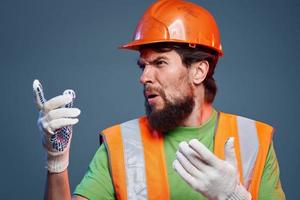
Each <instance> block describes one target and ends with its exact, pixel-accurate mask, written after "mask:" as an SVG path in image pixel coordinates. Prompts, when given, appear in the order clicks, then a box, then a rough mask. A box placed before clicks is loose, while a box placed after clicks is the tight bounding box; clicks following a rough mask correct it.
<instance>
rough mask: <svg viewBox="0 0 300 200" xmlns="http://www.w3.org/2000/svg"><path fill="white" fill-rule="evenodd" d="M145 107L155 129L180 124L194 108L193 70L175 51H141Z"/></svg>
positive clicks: (164, 128)
mask: <svg viewBox="0 0 300 200" xmlns="http://www.w3.org/2000/svg"><path fill="white" fill-rule="evenodd" d="M140 53H141V54H140V58H139V61H138V64H139V66H140V67H141V69H142V75H141V77H140V82H141V83H142V84H143V85H144V96H145V107H146V113H147V117H148V119H149V122H150V125H151V126H152V128H154V129H156V130H158V131H160V132H165V131H168V130H170V129H173V128H175V127H177V126H179V125H180V123H181V122H182V121H183V120H184V119H185V118H186V117H187V116H188V115H189V114H190V113H191V112H192V110H193V108H194V104H195V103H194V98H193V97H194V94H193V89H192V85H191V82H190V80H189V70H188V68H187V67H186V66H184V65H183V63H182V60H181V57H180V56H179V55H178V54H177V53H176V52H175V51H174V50H172V51H169V52H163V53H159V52H156V51H153V50H151V49H144V50H142V51H141V52H140Z"/></svg>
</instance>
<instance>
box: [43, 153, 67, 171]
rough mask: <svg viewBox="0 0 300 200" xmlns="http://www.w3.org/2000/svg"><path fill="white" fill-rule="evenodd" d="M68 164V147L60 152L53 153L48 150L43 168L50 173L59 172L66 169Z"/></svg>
mask: <svg viewBox="0 0 300 200" xmlns="http://www.w3.org/2000/svg"><path fill="white" fill-rule="evenodd" d="M68 165H69V148H68V149H66V150H65V152H63V153H62V154H59V155H57V154H53V153H51V152H48V155H47V163H46V166H45V168H46V169H47V170H48V171H49V172H50V173H61V172H63V171H65V170H66V169H67V167H68Z"/></svg>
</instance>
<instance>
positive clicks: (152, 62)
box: [136, 56, 169, 67]
mask: <svg viewBox="0 0 300 200" xmlns="http://www.w3.org/2000/svg"><path fill="white" fill-rule="evenodd" d="M162 59H165V60H169V58H168V57H166V56H158V57H157V58H155V59H154V60H152V61H150V62H149V64H151V65H152V64H155V63H157V62H158V61H159V60H162ZM136 63H137V65H138V66H140V67H141V66H144V65H145V63H146V62H144V59H141V58H139V59H138V60H137V62H136Z"/></svg>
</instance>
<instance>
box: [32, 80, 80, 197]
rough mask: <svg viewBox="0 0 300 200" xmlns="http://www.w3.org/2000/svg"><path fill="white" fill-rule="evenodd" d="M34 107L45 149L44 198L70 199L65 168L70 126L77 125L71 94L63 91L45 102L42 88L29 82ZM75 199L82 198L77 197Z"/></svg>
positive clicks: (36, 81) (75, 110) (76, 115)
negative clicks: (45, 180)
mask: <svg viewBox="0 0 300 200" xmlns="http://www.w3.org/2000/svg"><path fill="white" fill-rule="evenodd" d="M33 91H34V96H35V102H36V106H37V107H38V109H39V110H40V112H39V118H38V127H39V130H40V133H41V135H42V144H43V147H44V149H45V150H46V157H47V162H46V168H47V169H48V172H47V182H46V188H45V194H44V198H45V199H55V200H59V199H63V200H66V199H69V200H70V199H71V194H70V186H69V178H68V171H67V167H68V164H69V149H70V143H71V138H72V130H73V129H72V126H73V125H74V124H76V123H77V122H78V119H77V117H78V116H79V114H80V110H79V109H78V108H72V106H73V100H74V99H75V92H74V91H73V90H66V91H65V92H64V93H63V95H60V96H56V97H54V98H52V99H50V100H48V101H47V100H46V99H45V97H44V93H43V88H42V85H41V84H40V82H39V81H38V80H35V81H34V82H33ZM74 198H75V199H83V198H77V197H74Z"/></svg>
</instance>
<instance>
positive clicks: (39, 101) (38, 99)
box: [32, 79, 46, 109]
mask: <svg viewBox="0 0 300 200" xmlns="http://www.w3.org/2000/svg"><path fill="white" fill-rule="evenodd" d="M32 87H33V95H34V99H35V104H36V106H37V108H38V109H42V108H43V105H44V103H45V102H46V99H45V97H44V92H43V86H42V84H41V83H40V81H39V80H37V79H35V80H34V81H33V84H32Z"/></svg>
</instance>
